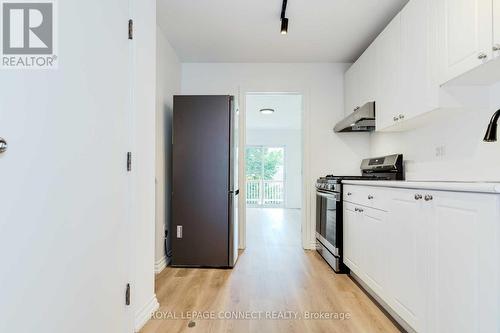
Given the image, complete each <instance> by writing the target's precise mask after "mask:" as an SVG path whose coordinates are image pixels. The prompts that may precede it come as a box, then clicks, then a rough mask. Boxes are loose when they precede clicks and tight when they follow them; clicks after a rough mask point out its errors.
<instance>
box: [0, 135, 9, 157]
mask: <svg viewBox="0 0 500 333" xmlns="http://www.w3.org/2000/svg"><path fill="white" fill-rule="evenodd" d="M7 147H8V145H7V141H6V140H5V139H4V138H0V154H1V153H5V151H6V150H7Z"/></svg>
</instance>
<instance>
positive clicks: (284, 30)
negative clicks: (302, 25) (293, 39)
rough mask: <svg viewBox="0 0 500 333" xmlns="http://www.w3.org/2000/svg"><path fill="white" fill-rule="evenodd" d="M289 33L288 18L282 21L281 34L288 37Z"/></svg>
mask: <svg viewBox="0 0 500 333" xmlns="http://www.w3.org/2000/svg"><path fill="white" fill-rule="evenodd" d="M287 33H288V19H287V18H286V17H284V18H282V19H281V34H282V35H286V34H287Z"/></svg>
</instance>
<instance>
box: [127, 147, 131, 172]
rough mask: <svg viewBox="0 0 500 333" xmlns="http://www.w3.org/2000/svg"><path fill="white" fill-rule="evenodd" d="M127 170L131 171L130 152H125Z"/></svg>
mask: <svg viewBox="0 0 500 333" xmlns="http://www.w3.org/2000/svg"><path fill="white" fill-rule="evenodd" d="M127 171H132V153H131V152H127Z"/></svg>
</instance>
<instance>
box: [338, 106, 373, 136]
mask: <svg viewBox="0 0 500 333" xmlns="http://www.w3.org/2000/svg"><path fill="white" fill-rule="evenodd" d="M333 130H334V131H335V132H336V133H339V132H371V131H374V130H375V102H368V103H366V104H365V105H363V106H362V107H360V108H358V109H356V110H355V111H354V112H353V113H351V114H350V115H349V116H347V117H346V118H344V119H343V120H342V121H340V122H339V123H338V124H337V125H335V127H334V129H333Z"/></svg>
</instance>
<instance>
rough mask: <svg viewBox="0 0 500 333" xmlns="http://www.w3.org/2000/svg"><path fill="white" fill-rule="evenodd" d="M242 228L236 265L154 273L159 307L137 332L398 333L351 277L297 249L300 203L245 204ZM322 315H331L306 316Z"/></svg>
mask: <svg viewBox="0 0 500 333" xmlns="http://www.w3.org/2000/svg"><path fill="white" fill-rule="evenodd" d="M247 231H248V234H247V238H248V240H247V245H248V246H247V249H246V250H245V251H243V252H242V254H241V256H240V258H239V260H238V263H237V265H236V267H235V269H234V270H222V269H181V268H171V267H167V268H166V269H165V270H164V271H163V272H162V273H161V274H159V275H158V276H157V278H156V295H157V297H158V300H159V302H160V310H159V312H157V314H156V317H155V318H154V319H152V320H150V321H149V322H148V324H147V325H146V326H145V327H144V329H143V330H142V331H141V332H142V333H167V332H237V333H240V332H339V333H347V332H360V333H372V332H384V333H388V332H398V329H397V328H396V327H395V326H394V325H393V324H392V323H391V321H390V320H389V319H388V318H387V317H386V316H385V315H384V314H383V313H382V312H381V311H380V310H379V309H378V308H377V307H376V306H375V305H374V304H373V303H372V301H371V300H370V299H369V298H368V297H367V296H366V295H365V294H364V293H363V292H362V291H361V290H360V289H359V287H358V286H356V285H355V284H354V283H353V282H352V281H351V279H350V278H349V277H347V276H346V275H336V274H335V273H334V272H333V271H332V270H331V269H330V267H329V266H328V265H327V264H326V263H325V262H324V261H323V259H322V258H321V257H320V256H319V255H318V254H317V253H316V252H314V251H304V250H303V249H302V248H301V243H300V210H286V209H257V208H253V209H248V219H247ZM237 311H241V313H239V314H238V313H236V314H235V313H234V312H237ZM193 314H194V315H195V316H197V318H195V319H192V320H191V318H189V316H191V315H193ZM236 315H238V316H239V319H238V318H237V319H224V318H226V317H230V318H232V317H233V316H236ZM320 315H321V316H330V318H324V317H323V318H317V319H314V320H313V319H308V318H306V317H307V316H320ZM242 316H247V317H245V318H247V319H245V318H244V319H241V317H242ZM248 316H250V317H248ZM272 316H278V317H279V316H284V317H285V318H281V319H272V318H269V317H272ZM210 317H212V318H210ZM221 317H222V319H221ZM252 318H254V319H252ZM259 318H260V319H259ZM188 326H191V327H188Z"/></svg>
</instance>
